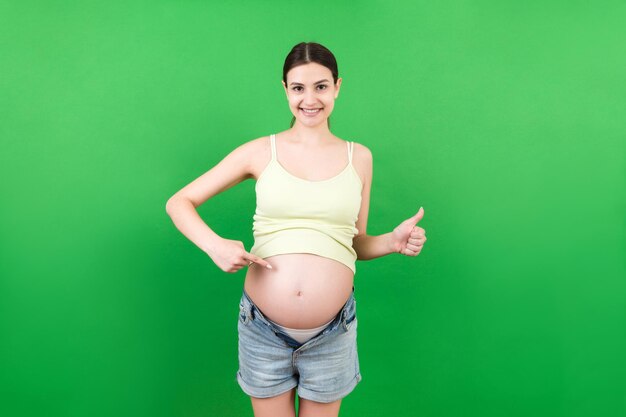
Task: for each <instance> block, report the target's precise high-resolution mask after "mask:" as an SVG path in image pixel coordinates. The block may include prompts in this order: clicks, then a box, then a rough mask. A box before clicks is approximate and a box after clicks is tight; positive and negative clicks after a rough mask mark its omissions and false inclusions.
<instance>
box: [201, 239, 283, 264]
mask: <svg viewBox="0 0 626 417" xmlns="http://www.w3.org/2000/svg"><path fill="white" fill-rule="evenodd" d="M207 254H208V255H209V256H210V257H211V259H212V260H213V262H215V265H217V266H218V267H219V268H220V269H221V270H222V271H224V272H237V271H239V270H240V269H241V268H243V267H246V266H250V265H252V263H257V264H259V265H261V266H263V267H265V268H269V269H272V266H271V265H270V264H268V263H267V262H266V261H264V260H263V259H262V258H259V257H258V256H255V255H252V254H251V253H249V252H246V249H245V248H244V246H243V242H240V241H238V240H231V239H224V238H220V240H219V241H218V243H217V244H216V245H215V247H214V248H213V249H212V250H210V251H208V252H207Z"/></svg>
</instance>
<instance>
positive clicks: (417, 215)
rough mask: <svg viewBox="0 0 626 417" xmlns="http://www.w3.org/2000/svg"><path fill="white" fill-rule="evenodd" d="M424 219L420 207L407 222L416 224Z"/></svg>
mask: <svg viewBox="0 0 626 417" xmlns="http://www.w3.org/2000/svg"><path fill="white" fill-rule="evenodd" d="M423 217H424V207H420V209H419V210H418V211H417V213H415V215H414V216H413V217H411V218H410V219H409V220H410V221H411V222H412V223H413V224H415V223H417V222H419V221H420V220H422V218H423Z"/></svg>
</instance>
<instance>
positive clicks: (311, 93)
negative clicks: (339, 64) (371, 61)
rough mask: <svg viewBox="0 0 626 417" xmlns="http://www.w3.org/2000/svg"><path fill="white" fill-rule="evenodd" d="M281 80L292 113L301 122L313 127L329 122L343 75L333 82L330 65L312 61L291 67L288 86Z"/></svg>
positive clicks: (288, 74)
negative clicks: (326, 65) (327, 120)
mask: <svg viewBox="0 0 626 417" xmlns="http://www.w3.org/2000/svg"><path fill="white" fill-rule="evenodd" d="M282 83H283V87H284V88H285V92H286V93H287V99H288V100H289V108H290V110H291V113H293V115H294V116H296V120H297V121H298V122H300V123H302V124H303V125H305V126H310V127H313V126H317V125H319V124H320V123H326V119H328V117H329V116H330V114H331V113H332V111H333V107H334V105H335V99H336V98H337V96H338V95H339V87H340V86H341V78H338V79H337V84H336V85H335V84H333V74H332V73H331V72H330V70H329V69H328V68H326V67H325V66H323V65H320V64H317V63H315V62H310V63H308V64H304V65H299V66H297V67H294V68H292V69H290V70H289V72H288V73H287V85H285V82H284V81H282ZM307 110H309V111H307Z"/></svg>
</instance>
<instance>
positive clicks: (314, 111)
mask: <svg viewBox="0 0 626 417" xmlns="http://www.w3.org/2000/svg"><path fill="white" fill-rule="evenodd" d="M300 110H302V111H303V112H304V113H306V114H317V113H319V112H320V110H321V109H305V108H302V107H300Z"/></svg>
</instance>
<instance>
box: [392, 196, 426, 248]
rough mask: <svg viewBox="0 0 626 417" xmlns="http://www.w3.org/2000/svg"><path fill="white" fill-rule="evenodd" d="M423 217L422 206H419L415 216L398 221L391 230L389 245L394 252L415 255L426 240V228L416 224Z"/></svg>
mask: <svg viewBox="0 0 626 417" xmlns="http://www.w3.org/2000/svg"><path fill="white" fill-rule="evenodd" d="M422 217H424V208H422V207H420V209H419V211H418V212H417V214H415V216H413V217H411V218H409V219H406V220H405V221H403V222H402V223H400V224H399V225H398V226H397V227H396V228H395V229H393V232H391V245H392V248H393V251H394V252H398V253H401V254H403V255H406V256H417V255H419V253H420V252H421V251H422V248H423V247H424V242H426V230H424V229H422V228H421V227H418V226H416V224H417V222H419V221H420V220H422Z"/></svg>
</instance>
